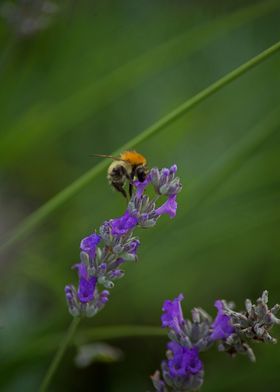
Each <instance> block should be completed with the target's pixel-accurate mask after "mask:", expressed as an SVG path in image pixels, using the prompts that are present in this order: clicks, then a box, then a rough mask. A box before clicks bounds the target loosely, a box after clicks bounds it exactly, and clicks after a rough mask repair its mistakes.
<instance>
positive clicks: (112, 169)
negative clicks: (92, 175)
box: [95, 151, 148, 199]
mask: <svg viewBox="0 0 280 392" xmlns="http://www.w3.org/2000/svg"><path fill="white" fill-rule="evenodd" d="M95 156H98V157H102V158H111V159H113V162H112V163H111V165H110V166H109V167H108V171H107V179H108V182H109V184H110V185H112V186H113V188H114V189H115V190H116V191H118V192H120V193H121V194H122V195H123V196H124V197H125V198H126V199H128V195H127V193H126V191H125V189H124V186H125V184H126V182H127V181H128V182H129V196H130V197H131V195H132V189H133V180H134V179H135V178H136V179H137V180H138V181H140V182H144V181H145V179H146V177H147V172H148V168H147V160H146V158H145V157H144V156H143V155H141V154H139V153H138V152H136V151H124V152H122V153H121V154H120V156H119V157H118V158H116V157H113V156H112V155H101V154H95Z"/></svg>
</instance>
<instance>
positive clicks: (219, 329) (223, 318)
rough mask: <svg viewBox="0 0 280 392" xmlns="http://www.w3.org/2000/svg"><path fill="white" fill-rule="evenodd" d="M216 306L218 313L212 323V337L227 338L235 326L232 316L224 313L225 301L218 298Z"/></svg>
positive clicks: (213, 338)
mask: <svg viewBox="0 0 280 392" xmlns="http://www.w3.org/2000/svg"><path fill="white" fill-rule="evenodd" d="M215 307H216V308H217V310H218V314H217V316H216V318H215V320H214V322H213V324H212V328H213V332H212V334H211V336H210V339H211V340H219V339H227V338H228V337H229V336H230V335H231V334H232V333H233V332H234V327H233V326H232V324H231V319H230V317H229V316H228V315H226V314H225V313H224V305H223V301H221V300H217V301H216V302H215Z"/></svg>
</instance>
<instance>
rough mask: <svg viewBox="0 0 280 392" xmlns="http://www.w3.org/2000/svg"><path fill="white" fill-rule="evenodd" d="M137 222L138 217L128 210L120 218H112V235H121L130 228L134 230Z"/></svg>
mask: <svg viewBox="0 0 280 392" xmlns="http://www.w3.org/2000/svg"><path fill="white" fill-rule="evenodd" d="M137 223H138V219H137V218H136V217H135V216H133V215H132V214H131V212H130V211H128V210H127V211H126V212H125V214H124V215H123V216H121V217H120V218H116V219H111V220H110V224H111V229H112V231H111V232H112V235H114V236H116V237H120V236H122V235H124V234H126V233H127V232H128V231H129V230H132V229H133V228H134V227H135V226H136V225H137Z"/></svg>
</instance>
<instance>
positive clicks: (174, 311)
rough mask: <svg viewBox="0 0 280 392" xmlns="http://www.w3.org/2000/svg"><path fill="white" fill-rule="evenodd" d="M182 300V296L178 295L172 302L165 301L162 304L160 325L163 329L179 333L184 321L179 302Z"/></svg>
mask: <svg viewBox="0 0 280 392" xmlns="http://www.w3.org/2000/svg"><path fill="white" fill-rule="evenodd" d="M183 299H184V297H183V294H179V296H178V297H177V298H175V299H174V300H173V301H170V300H166V301H164V303H163V307H162V310H163V312H164V313H163V315H162V316H161V323H162V327H163V328H166V327H168V328H170V329H173V330H174V331H175V332H176V333H180V332H181V324H182V322H183V321H184V318H183V312H182V308H181V301H182V300H183Z"/></svg>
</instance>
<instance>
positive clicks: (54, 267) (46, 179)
mask: <svg viewBox="0 0 280 392" xmlns="http://www.w3.org/2000/svg"><path fill="white" fill-rule="evenodd" d="M52 1H53V3H52V4H49V3H47V2H45V4H44V12H43V13H42V12H41V11H40V10H39V11H38V9H37V10H35V11H34V14H33V19H30V14H29V13H28V12H27V11H26V8H25V11H24V10H23V9H22V8H20V9H15V8H13V7H11V5H9V4H8V6H7V3H6V2H4V1H2V2H1V14H2V19H1V22H0V46H1V54H0V86H1V89H0V167H1V172H0V176H1V177H0V178H1V196H0V203H1V209H0V214H1V222H0V230H1V236H2V239H3V241H4V239H5V238H8V237H7V236H9V233H10V231H11V230H14V229H15V228H16V227H17V225H18V224H19V223H20V222H22V221H23V220H24V219H25V217H27V216H28V215H29V214H30V213H31V212H33V211H35V210H36V209H37V208H38V207H40V206H41V205H43V204H44V203H45V202H47V201H48V200H49V199H50V198H51V197H52V196H54V195H55V194H56V193H57V192H59V191H61V190H63V189H64V188H65V187H66V186H67V185H69V184H70V183H71V182H72V181H74V180H76V179H77V178H79V176H81V175H82V174H84V173H85V172H86V171H87V170H89V169H91V168H92V167H93V166H94V165H95V164H97V163H98V162H99V161H98V160H97V159H94V158H91V157H89V155H90V154H92V153H110V152H111V151H114V150H116V149H117V148H119V147H120V146H121V145H122V144H124V143H126V142H127V141H129V140H130V139H131V138H132V137H134V136H135V135H138V134H139V133H140V132H142V131H143V130H144V129H145V128H147V127H148V126H150V125H151V124H153V123H154V122H155V121H157V120H158V119H160V118H161V117H162V116H163V115H165V114H166V113H168V112H169V111H171V110H172V109H174V108H176V106H178V105H179V104H180V103H182V102H183V101H184V100H186V99H188V98H190V97H191V96H192V95H194V94H195V93H197V92H198V91H200V90H202V89H203V88H205V87H206V86H208V85H209V84H211V83H212V82H213V81H215V80H217V79H218V78H219V77H221V76H223V75H225V74H226V73H227V72H229V71H230V70H232V69H234V68H235V67H237V66H238V65H240V64H241V63H243V62H244V61H247V60H248V59H249V58H251V57H252V56H254V55H256V54H257V53H259V52H261V51H262V50H264V49H265V48H267V47H269V46H270V45H272V44H273V43H275V42H276V41H277V40H278V39H279V36H280V24H279V18H280V1H271V0H263V1H244V0H242V1H241V0H239V1H237V0H226V1H223V2H221V1H214V0H211V1H206V0H205V1H202V0H200V1H197V0H196V1H195V0H194V1H188V0H181V1H180V0H173V1H165V0H158V1H156V0H153V1H135V0H132V1H131V0H126V1H119V2H114V1H109V0H106V1H104V0H99V1H80V2H74V1H70V0H68V1H66V0H64V1H60V2H57V7H55V4H54V3H55V0H52ZM25 3H28V1H27V0H25V1H23V0H22V1H21V2H19V1H18V2H17V4H19V5H20V7H23V6H26V4H25ZM33 3H36V4H37V5H38V4H39V1H33ZM40 7H41V6H40ZM40 7H38V8H40ZM34 15H35V16H34ZM279 70H280V56H279V54H276V55H274V56H273V57H272V58H270V59H269V60H268V61H266V62H265V63H263V64H261V65H259V66H258V67H257V68H255V69H253V70H251V71H250V72H249V73H248V74H246V75H244V76H242V77H241V78H240V79H238V80H236V81H235V82H234V83H232V84H231V85H229V86H227V87H225V88H224V89H223V90H221V91H220V92H219V93H217V94H216V95H215V96H213V97H211V98H209V99H207V100H206V101H204V102H203V104H200V105H199V106H197V107H196V108H195V109H194V110H192V111H191V112H189V113H188V114H186V115H184V116H182V117H181V118H180V119H178V120H177V121H176V122H174V123H172V125H170V126H168V127H167V128H165V129H164V130H163V131H161V132H160V133H158V134H157V135H156V136H154V137H153V138H150V139H149V140H147V141H146V142H145V143H142V144H141V145H138V146H137V149H138V150H139V151H141V152H142V153H143V154H145V155H146V156H147V158H148V161H149V165H150V166H153V165H156V166H159V167H162V166H167V165H171V164H173V163H177V165H178V167H179V175H180V176H181V178H182V182H183V185H184V189H183V192H182V193H181V194H180V196H179V198H178V204H179V207H178V215H177V217H176V219H174V220H169V218H167V217H164V218H163V219H162V220H161V221H160V223H159V224H158V225H157V227H155V228H154V229H152V230H148V231H144V232H139V233H138V234H139V236H140V237H141V242H142V244H141V248H140V252H139V253H140V257H139V263H138V264H137V265H134V264H132V265H127V266H126V276H125V278H124V279H122V280H121V281H119V283H118V284H117V285H116V287H115V288H114V290H113V292H112V294H111V299H110V302H109V303H108V305H107V306H106V308H105V309H104V310H103V311H102V312H101V313H100V314H99V315H98V316H97V317H96V318H94V319H91V320H88V321H84V322H83V323H82V325H81V326H80V328H79V333H78V335H77V338H76V340H75V342H76V344H78V343H79V341H83V343H93V341H94V339H93V335H91V332H92V333H93V334H94V330H95V328H97V327H102V326H104V327H105V326H106V328H107V327H110V326H111V327H113V326H115V325H118V326H123V325H133V326H155V327H157V326H159V325H160V314H161V304H162V302H163V300H164V299H166V298H172V297H173V296H175V295H177V294H178V293H179V292H183V293H184V294H185V303H184V307H185V315H188V314H189V313H188V312H189V310H190V308H191V307H192V306H195V305H196V306H197V305H199V306H202V307H204V308H205V309H206V310H207V311H209V312H210V313H211V314H213V315H214V314H215V310H214V308H213V303H214V301H215V299H216V298H220V297H222V298H227V299H233V300H234V301H235V302H236V304H237V305H238V307H241V306H242V305H243V300H244V299H245V298H246V297H251V298H253V299H255V298H256V297H258V295H260V294H261V292H262V290H263V289H265V288H266V289H268V290H269V292H270V301H271V303H274V302H277V301H278V302H279V301H280V289H279V273H280V267H279V251H280V242H279V228H280V209H279V196H280V186H279V185H280V172H279V164H280V154H279V152H280V147H279V142H280V133H279V122H280V104H279V102H280V88H279V87H280V72H279ZM108 163H109V162H108ZM124 208H125V202H124V200H123V199H122V198H121V196H119V195H118V194H116V193H114V192H113V191H112V190H111V189H110V188H109V186H108V184H107V182H106V179H105V171H104V172H103V173H102V174H101V175H99V176H97V177H96V178H94V179H93V180H92V182H91V183H90V184H89V185H88V186H86V187H84V188H83V189H82V190H81V191H79V192H78V193H77V194H75V195H74V197H72V198H71V199H69V200H68V201H67V202H65V203H63V205H62V206H60V207H59V208H58V209H57V210H56V211H55V212H54V213H52V214H50V215H49V216H48V217H47V219H45V220H44V221H42V224H41V225H40V226H39V227H36V229H35V230H33V231H32V233H29V235H27V236H25V237H24V238H22V239H21V241H18V242H15V243H14V244H12V246H11V247H10V248H9V249H6V251H5V252H4V253H2V254H1V285H0V292H1V304H0V315H1V316H0V317H1V320H0V322H1V330H0V355H1V366H0V369H1V370H0V372H1V377H0V389H1V390H3V391H9V392H11V391H33V390H34V391H35V390H37V388H38V385H39V383H40V381H41V379H42V377H43V374H44V372H45V370H46V368H47V366H48V364H49V362H50V360H51V358H52V356H53V354H54V351H55V349H56V347H57V344H58V342H59V339H60V337H61V336H62V334H63V332H64V331H65V329H66V328H67V325H68V324H69V322H70V320H71V318H70V316H69V315H68V312H67V309H66V305H65V299H64V292H63V290H64V285H65V284H66V283H70V282H73V283H76V282H77V278H76V274H75V272H74V271H72V270H71V269H70V267H71V265H72V264H73V263H75V262H76V261H77V258H78V254H79V242H80V239H81V238H83V237H84V236H86V235H88V234H89V233H90V231H91V230H93V229H94V228H97V227H98V226H99V225H100V224H101V223H102V222H103V221H104V220H105V219H108V218H111V217H116V216H118V215H120V214H121V213H122V212H123V211H124ZM83 331H86V332H87V334H86V333H83ZM99 331H100V329H99ZM104 331H105V332H104V336H102V341H103V342H106V343H109V344H112V345H113V346H115V347H117V348H119V349H121V350H122V351H123V358H122V359H121V360H120V361H118V362H116V363H93V364H92V365H90V366H88V367H87V368H84V369H78V368H77V367H76V366H75V364H74V361H73V359H74V356H75V353H76V348H75V347H73V346H72V347H71V348H70V349H69V350H68V351H67V353H66V355H65V358H64V361H63V363H62V364H61V366H60V368H59V370H58V373H57V374H56V376H55V378H54V380H53V383H52V385H51V388H50V390H51V391H62V390H63V391H81V390H83V391H109V392H111V391H112V392H120V391H122V392H123V391H139V392H140V391H142V392H143V391H146V390H148V389H150V390H151V389H152V388H151V384H150V380H149V375H150V374H151V373H152V372H153V371H154V370H155V369H156V368H158V367H159V364H160V361H161V359H162V358H163V357H164V352H165V343H166V341H167V339H166V337H165V336H161V337H160V336H156V337H155V336H151V337H149V336H145V337H141V336H138V337H133V336H130V337H126V336H123V337H119V338H115V339H110V338H109V336H108V334H107V336H106V329H105V328H104ZM110 331H113V329H111V330H110ZM275 334H276V336H277V331H275ZM279 335H280V334H279V331H278V336H279ZM79 339H80V340H79ZM97 340H99V339H97ZM255 351H256V355H257V363H256V364H251V363H250V362H249V361H248V360H247V358H246V357H239V358H238V359H235V360H233V359H231V358H229V357H227V356H226V355H224V354H220V353H217V352H216V351H215V350H212V351H211V352H208V353H205V354H202V358H203V360H204V363H205V370H206V377H205V385H204V387H203V391H205V392H214V391H215V392H219V391H227V392H230V391H245V390H246V391H255V392H257V391H267V388H268V386H269V390H270V392H273V391H278V390H279V382H280V375H279V366H280V360H279V357H280V345H278V346H272V345H271V346H270V345H266V346H263V345H257V346H255Z"/></svg>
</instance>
